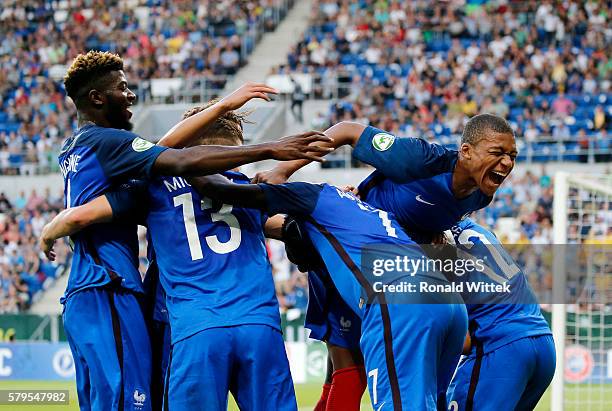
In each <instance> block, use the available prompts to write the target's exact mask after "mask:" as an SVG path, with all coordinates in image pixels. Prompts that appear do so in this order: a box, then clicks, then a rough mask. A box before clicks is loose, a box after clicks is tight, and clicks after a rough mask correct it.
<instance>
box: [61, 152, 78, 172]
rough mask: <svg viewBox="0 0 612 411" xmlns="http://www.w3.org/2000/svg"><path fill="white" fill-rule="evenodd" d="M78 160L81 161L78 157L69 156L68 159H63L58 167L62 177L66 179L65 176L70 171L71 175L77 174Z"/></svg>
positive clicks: (76, 155)
mask: <svg viewBox="0 0 612 411" xmlns="http://www.w3.org/2000/svg"><path fill="white" fill-rule="evenodd" d="M79 160H81V156H80V155H78V154H70V155H69V156H68V158H66V159H64V161H62V162H61V163H60V165H59V166H60V171H61V172H62V175H63V176H64V178H66V175H67V174H68V173H69V172H71V171H72V172H73V173H76V172H77V167H78V166H79Z"/></svg>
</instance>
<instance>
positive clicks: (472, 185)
mask: <svg viewBox="0 0 612 411" xmlns="http://www.w3.org/2000/svg"><path fill="white" fill-rule="evenodd" d="M476 190H478V184H477V183H476V181H474V179H472V177H471V175H470V172H469V170H467V169H466V168H465V166H464V163H463V161H461V157H460V158H459V159H458V160H457V164H456V165H455V169H454V170H453V181H452V191H453V195H454V196H455V198H458V199H462V198H466V197H468V196H469V195H470V194H472V193H473V192H474V191H476Z"/></svg>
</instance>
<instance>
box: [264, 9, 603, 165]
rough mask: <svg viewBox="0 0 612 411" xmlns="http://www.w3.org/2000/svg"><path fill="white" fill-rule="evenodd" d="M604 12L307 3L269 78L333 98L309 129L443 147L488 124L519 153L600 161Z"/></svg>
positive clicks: (601, 147) (601, 150)
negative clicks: (484, 116) (497, 123)
mask: <svg viewBox="0 0 612 411" xmlns="http://www.w3.org/2000/svg"><path fill="white" fill-rule="evenodd" d="M609 5H610V3H609V2H606V1H588V2H584V1H564V2H556V1H555V2H552V1H484V0H466V1H452V2H430V1H397V0H395V1H380V0H360V1H348V0H317V1H315V2H314V6H313V9H312V14H311V24H310V28H309V30H307V32H306V33H305V34H304V35H303V37H302V38H301V39H300V40H299V41H298V42H297V43H296V44H295V45H294V46H293V47H292V49H291V50H290V52H289V54H288V57H287V63H286V64H285V65H282V66H280V67H277V68H275V69H274V70H273V73H272V74H291V73H311V74H312V75H313V76H314V77H315V79H316V80H315V85H314V88H313V94H314V96H315V97H318V98H330V97H332V96H338V97H340V99H339V100H337V101H335V102H334V103H333V104H332V105H331V108H330V111H329V112H328V113H320V114H319V115H318V117H317V120H318V121H317V123H324V124H333V123H336V122H338V121H342V120H356V121H360V122H366V123H369V124H371V125H374V126H376V127H379V128H382V129H384V130H387V131H390V132H393V133H395V134H397V135H401V136H411V137H423V138H427V139H430V140H437V141H441V142H443V143H454V142H455V141H454V140H450V139H448V137H449V136H452V135H456V134H460V133H461V131H462V129H463V125H464V124H465V122H466V121H467V119H468V118H469V117H471V116H473V115H475V114H477V113H481V112H490V113H494V114H498V115H500V116H502V117H504V118H507V119H508V120H509V121H510V122H511V124H512V125H513V127H514V128H515V130H516V134H517V136H519V137H520V138H521V139H524V141H526V142H538V141H542V138H543V137H544V138H548V139H550V138H551V137H554V140H555V141H559V140H569V142H568V143H567V144H566V145H565V150H566V151H572V150H579V149H585V148H589V147H591V148H592V149H593V150H597V151H599V152H600V153H602V154H603V155H604V156H600V157H596V158H595V159H596V160H598V161H609V160H610V156H609V152H610V148H611V146H610V131H612V122H611V115H612V90H611V87H610V86H611V80H612V58H611V56H612V28H611V27H610V25H609V19H610V9H609ZM335 89H337V93H336V92H334V90H335ZM519 148H521V147H519ZM538 148H542V150H543V151H545V152H546V151H550V150H554V149H555V148H556V146H553V147H548V150H547V147H546V146H545V145H542V146H538ZM606 154H608V155H607V156H605V155H606ZM572 159H573V160H578V161H583V160H586V156H585V157H584V158H581V157H576V158H572Z"/></svg>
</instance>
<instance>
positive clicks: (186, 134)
mask: <svg viewBox="0 0 612 411" xmlns="http://www.w3.org/2000/svg"><path fill="white" fill-rule="evenodd" d="M277 93H278V91H277V90H276V89H274V88H272V87H268V86H266V85H265V84H261V83H246V84H244V85H243V86H241V87H240V88H238V89H236V90H235V91H234V92H233V93H231V94H230V95H228V96H226V97H224V98H223V99H221V100H220V101H218V102H217V103H215V104H213V105H212V106H210V107H208V108H207V109H205V110H203V111H201V112H199V113H198V114H195V115H193V116H191V117H188V118H186V119H184V120H183V121H181V122H180V123H178V124H176V125H175V126H174V127H172V128H171V129H170V130H169V131H168V132H167V133H166V134H165V135H164V136H163V137H162V138H161V140H159V141H158V143H157V144H158V145H160V146H165V147H173V148H182V147H185V146H187V145H189V144H190V142H191V141H193V139H195V138H197V137H198V136H199V135H200V133H201V132H202V129H204V128H205V127H207V126H208V125H210V124H211V123H213V122H214V121H215V120H216V119H217V118H219V117H221V116H222V115H223V114H225V113H227V112H228V111H232V110H236V109H239V108H240V107H242V106H243V105H244V104H245V103H246V102H248V101H249V100H252V99H255V98H261V99H263V100H266V101H270V97H269V96H268V94H277Z"/></svg>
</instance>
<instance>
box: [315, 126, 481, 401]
mask: <svg viewBox="0 0 612 411" xmlns="http://www.w3.org/2000/svg"><path fill="white" fill-rule="evenodd" d="M353 157H354V158H356V159H358V160H360V161H363V162H365V163H367V164H370V165H372V166H374V167H375V168H376V171H374V172H373V173H372V174H371V175H370V176H368V177H367V178H366V179H365V180H364V181H363V182H362V183H361V184H360V185H359V194H360V197H361V198H362V199H363V200H364V201H365V202H367V203H368V204H370V205H372V206H373V207H376V208H379V209H381V210H386V211H389V212H392V213H393V214H394V215H395V218H396V219H397V221H398V222H399V223H400V224H401V225H402V227H403V228H404V230H406V232H407V233H408V234H409V235H410V238H411V239H413V240H414V241H416V242H417V243H419V244H428V243H429V242H431V237H432V235H433V234H435V233H439V232H442V231H444V230H447V229H449V228H450V227H451V226H452V225H453V224H455V223H456V222H457V221H459V220H460V219H461V218H462V217H463V216H464V215H465V214H467V213H469V212H471V211H474V210H477V209H480V208H483V207H486V206H487V205H488V204H489V203H490V202H491V197H488V196H487V195H485V194H484V193H482V192H481V191H480V190H476V191H475V192H474V193H472V194H471V195H469V196H468V197H466V198H464V199H457V198H455V196H454V194H453V192H452V173H453V170H454V168H455V164H456V163H457V158H458V153H457V151H455V150H449V149H447V148H445V147H442V146H440V145H438V144H430V143H428V142H426V141H425V140H422V139H419V138H396V137H395V136H393V135H391V134H389V133H387V132H386V131H383V130H380V129H378V128H375V127H367V128H366V129H365V130H364V131H363V133H362V134H361V136H360V137H359V140H358V142H357V144H356V146H355V149H354V150H353ZM312 285H313V286H314V287H315V288H314V293H315V294H317V295H325V293H326V291H323V290H318V288H317V287H318V286H320V285H321V284H320V283H315V284H312ZM327 292H328V293H333V291H327ZM345 311H346V310H345V309H344V308H343V307H342V304H336V303H335V302H334V300H330V301H325V300H323V299H318V300H317V299H314V300H310V301H309V307H308V312H307V315H306V327H307V328H309V329H311V330H316V331H317V332H313V333H312V334H311V336H312V338H316V339H320V336H321V333H320V332H318V330H319V329H320V327H319V326H318V324H321V323H326V324H330V325H332V327H331V329H330V331H328V334H327V335H330V336H334V335H336V336H340V337H341V336H342V334H341V333H340V332H339V330H336V329H334V328H333V324H338V323H339V320H338V319H339V318H340V317H341V316H342V317H344V318H345V319H348V321H351V322H352V323H355V322H357V321H358V319H357V318H349V317H348V316H347V314H346V313H345ZM348 337H350V335H349V336H348ZM336 341H341V342H342V344H337V345H341V346H344V347H347V346H349V345H350V343H351V340H350V338H344V339H341V338H336ZM449 382H450V380H449V381H446V384H448V383H449ZM443 384H444V383H443ZM444 391H446V387H445V388H444V389H443V390H442V392H441V394H442V395H443V393H444Z"/></svg>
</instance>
